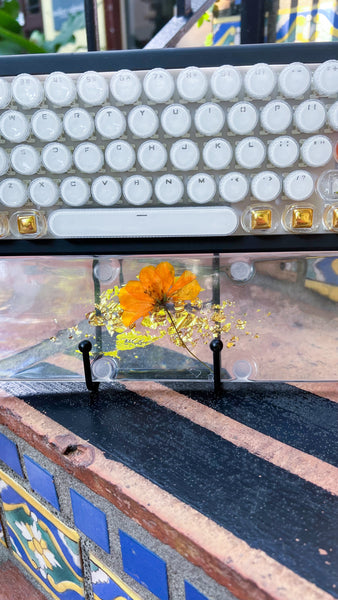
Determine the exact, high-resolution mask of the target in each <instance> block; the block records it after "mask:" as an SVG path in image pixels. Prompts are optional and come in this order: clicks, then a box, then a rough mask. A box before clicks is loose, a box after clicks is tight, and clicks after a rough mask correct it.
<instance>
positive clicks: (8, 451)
mask: <svg viewBox="0 0 338 600" xmlns="http://www.w3.org/2000/svg"><path fill="white" fill-rule="evenodd" d="M0 459H1V460H2V461H3V462H4V463H6V465H7V466H8V467H10V468H11V469H13V471H15V472H16V473H17V474H18V475H20V476H21V477H23V473H22V469H21V464H20V460H19V454H18V449H17V447H16V444H14V442H12V440H10V439H9V438H8V437H7V436H5V435H4V434H3V433H0Z"/></svg>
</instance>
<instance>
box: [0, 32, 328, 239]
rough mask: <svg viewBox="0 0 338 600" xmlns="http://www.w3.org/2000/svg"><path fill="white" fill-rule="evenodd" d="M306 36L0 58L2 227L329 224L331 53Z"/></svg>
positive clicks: (187, 231)
mask: <svg viewBox="0 0 338 600" xmlns="http://www.w3.org/2000/svg"><path fill="white" fill-rule="evenodd" d="M305 46H309V48H306V49H303V48H302V49H299V46H297V51H296V50H293V53H294V54H293V56H292V54H290V50H288V49H287V50H285V49H284V48H283V47H280V48H278V51H279V53H278V54H276V50H274V51H273V49H271V46H267V45H261V48H260V49H259V50H255V51H254V52H253V53H252V56H250V54H249V55H248V52H247V50H246V49H243V48H241V47H240V48H235V49H231V53H230V52H229V50H227V49H224V51H223V52H220V50H221V49H218V50H217V49H216V52H214V50H215V49H212V48H211V49H210V48H205V49H200V50H199V52H195V53H190V54H189V52H187V51H184V50H182V51H181V52H180V51H179V50H178V51H175V52H174V53H172V51H170V50H169V51H168V50H167V51H166V54H164V53H163V52H158V53H156V52H150V54H149V53H147V52H146V51H139V52H138V53H136V54H135V53H130V55H129V58H128V52H125V53H122V59H123V60H124V63H125V64H124V68H119V67H118V66H117V65H118V57H119V56H120V55H119V53H117V55H116V54H115V56H113V55H112V54H111V55H110V59H109V57H107V54H106V53H105V54H104V57H103V58H104V60H101V56H102V55H101V54H98V55H97V57H96V58H95V57H90V59H88V55H86V54H83V55H82V58H81V57H80V58H78V59H77V61H76V63H74V61H72V60H70V59H69V60H68V58H69V57H68V58H67V57H65V56H64V57H52V56H51V57H49V60H48V62H47V59H45V60H44V61H43V60H41V57H39V58H38V59H36V57H33V58H30V59H29V60H27V57H18V58H17V59H16V60H15V61H12V62H11V61H9V62H8V58H7V57H6V58H1V59H0V65H1V69H2V71H1V72H2V73H3V76H2V77H1V78H0V241H1V240H12V239H14V240H16V239H20V240H34V239H36V238H44V239H74V238H76V239H86V238H153V237H155V238H156V237H160V238H161V237H162V238H163V237H169V238H170V237H174V238H175V237H177V236H179V237H190V236H191V237H200V236H202V237H203V236H210V237H225V236H233V235H235V236H238V235H242V236H252V235H257V234H259V235H262V236H264V237H266V238H267V237H269V236H271V235H272V236H273V235H276V234H277V235H286V234H302V235H306V234H311V233H322V234H325V233H327V234H328V233H332V232H338V171H337V161H338V145H337V144H338V133H337V132H338V101H337V96H338V60H336V59H335V53H334V50H333V48H335V47H334V44H331V48H330V47H329V45H326V46H325V48H326V49H325V52H324V51H323V49H322V48H319V46H320V45H317V44H311V45H305ZM317 47H318V51H317ZM295 48H296V47H295ZM299 55H303V60H299V59H298V58H297V57H298V56H299ZM232 56H233V58H232ZM42 58H44V57H42ZM324 58H325V60H324ZM20 59H21V60H20ZM122 59H121V60H122ZM189 60H191V61H194V62H192V63H191V64H189ZM231 61H232V62H231ZM5 62H6V64H5ZM109 64H110V65H111V66H110V68H109V69H107V70H105V68H106V67H107V65H109ZM88 65H90V67H91V68H90V70H89V69H88ZM2 67H3V68H2ZM46 67H48V69H47V68H46ZM125 67H128V68H125ZM11 69H12V71H11Z"/></svg>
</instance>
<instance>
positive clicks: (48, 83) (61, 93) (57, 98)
mask: <svg viewBox="0 0 338 600" xmlns="http://www.w3.org/2000/svg"><path fill="white" fill-rule="evenodd" d="M45 94H46V97H47V99H48V100H49V102H51V104H53V105H54V106H69V105H70V104H71V103H72V102H73V101H74V100H75V98H76V87H75V85H74V82H73V80H72V79H71V78H70V77H69V75H66V74H65V73H61V72H60V71H55V72H54V73H51V74H50V75H48V77H47V78H46V80H45Z"/></svg>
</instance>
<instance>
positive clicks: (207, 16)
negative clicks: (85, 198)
mask: <svg viewBox="0 0 338 600" xmlns="http://www.w3.org/2000/svg"><path fill="white" fill-rule="evenodd" d="M219 1H220V0H215V2H214V3H213V5H212V7H211V8H210V9H209V10H207V11H206V12H205V13H203V15H202V16H201V17H200V18H199V19H198V21H197V27H202V25H203V23H210V22H211V20H212V17H217V16H218V13H219V8H218V3H219ZM212 43H213V34H212V32H211V33H208V35H207V36H206V38H205V40H204V45H205V46H212Z"/></svg>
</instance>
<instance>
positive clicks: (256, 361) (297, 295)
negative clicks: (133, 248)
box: [0, 252, 338, 381]
mask: <svg viewBox="0 0 338 600" xmlns="http://www.w3.org/2000/svg"><path fill="white" fill-rule="evenodd" d="M0 280H1V284H0V331H1V342H0V379H1V380H31V381H41V380H63V381H67V380H68V381H69V380H71V381H83V380H84V371H83V362H82V358H83V356H82V354H81V352H80V351H79V348H78V346H79V343H80V342H81V341H83V340H89V341H90V342H91V344H92V350H91V356H90V359H91V371H92V376H93V379H94V380H97V381H114V380H115V379H117V380H128V379H156V380H163V381H165V380H210V381H211V380H212V379H213V372H212V365H213V352H212V351H211V349H210V342H211V341H212V340H213V339H217V338H219V337H220V338H221V340H222V343H223V350H222V353H221V362H222V370H221V379H222V380H224V381H324V380H337V379H338V374H337V367H336V351H337V343H338V334H337V331H338V328H337V324H338V312H337V302H338V253H334V252H326V253H320V254H316V255H315V254H313V253H304V252H301V253H270V254H268V255H267V254H264V255H262V254H240V255H239V254H223V255H222V254H220V255H214V254H203V255H197V254H195V255H182V254H181V255H171V256H159V255H156V256H151V255H149V256H145V255H142V256H100V257H93V256H78V257H73V256H61V257H56V256H53V257H43V256H30V257H9V258H1V259H0Z"/></svg>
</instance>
